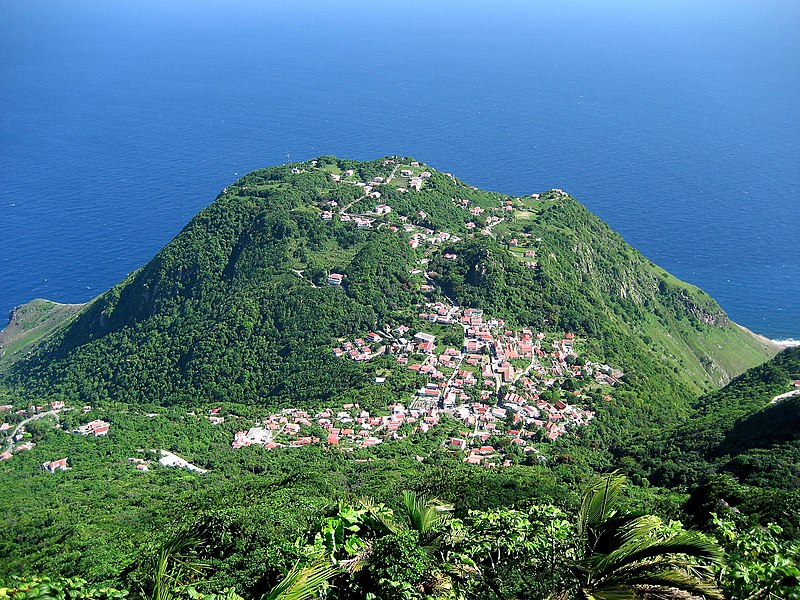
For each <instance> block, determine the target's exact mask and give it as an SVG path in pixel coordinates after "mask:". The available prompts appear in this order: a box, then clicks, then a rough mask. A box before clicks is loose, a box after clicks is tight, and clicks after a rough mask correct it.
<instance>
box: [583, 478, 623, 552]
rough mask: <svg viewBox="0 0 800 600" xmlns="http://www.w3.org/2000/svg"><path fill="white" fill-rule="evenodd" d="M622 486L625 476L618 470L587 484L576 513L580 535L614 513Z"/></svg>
mask: <svg viewBox="0 0 800 600" xmlns="http://www.w3.org/2000/svg"><path fill="white" fill-rule="evenodd" d="M624 486H625V476H624V475H620V474H619V472H618V471H614V472H613V473H609V474H608V475H605V476H604V477H602V478H600V479H597V480H596V481H594V482H593V483H592V484H591V485H590V486H589V488H588V489H587V490H586V492H585V493H584V495H583V501H582V502H581V509H580V512H579V513H578V534H579V535H580V536H587V535H588V533H589V530H590V529H592V528H595V527H597V526H598V525H600V524H601V523H603V522H604V521H606V520H608V519H609V518H610V517H611V516H612V515H613V514H614V512H615V507H616V504H617V501H618V500H619V497H620V495H621V494H622V489H623V487H624Z"/></svg>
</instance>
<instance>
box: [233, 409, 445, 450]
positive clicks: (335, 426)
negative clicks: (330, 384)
mask: <svg viewBox="0 0 800 600" xmlns="http://www.w3.org/2000/svg"><path fill="white" fill-rule="evenodd" d="M387 412H388V414H385V415H373V414H371V413H370V412H369V411H368V410H363V409H361V408H360V407H359V406H358V405H357V404H345V405H343V406H342V408H341V409H325V410H322V411H319V412H317V413H316V414H314V415H313V416H312V415H311V414H310V413H308V412H306V411H303V410H300V409H295V408H291V409H285V410H283V411H281V412H280V413H276V414H272V415H269V416H268V417H267V418H265V419H263V420H262V421H261V423H260V424H259V425H257V426H256V427H251V428H250V429H248V430H247V431H238V432H236V433H235V434H234V437H233V442H232V443H231V446H232V447H233V448H243V447H247V446H263V447H264V448H266V449H268V450H271V449H273V448H287V447H288V448H298V447H301V446H307V445H310V444H323V443H324V444H327V445H328V446H339V447H341V448H342V449H343V450H345V451H352V450H355V449H356V448H369V447H371V446H376V445H378V444H381V443H382V442H383V441H385V440H387V439H394V440H396V439H401V438H402V437H403V436H402V435H401V433H400V431H399V430H400V428H401V427H403V426H404V425H410V426H412V427H413V428H414V430H419V431H421V432H423V433H424V432H427V431H429V430H430V429H431V428H432V427H435V426H436V425H438V424H439V410H438V409H437V408H435V407H434V408H431V409H429V410H416V409H409V408H406V407H405V406H403V405H402V404H399V403H396V404H393V405H391V406H389V407H388V410H387Z"/></svg>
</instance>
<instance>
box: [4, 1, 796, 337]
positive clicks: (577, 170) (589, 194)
mask: <svg viewBox="0 0 800 600" xmlns="http://www.w3.org/2000/svg"><path fill="white" fill-rule="evenodd" d="M0 142H2V143H0V315H2V314H4V313H5V312H6V311H8V310H10V309H11V308H12V307H13V306H15V305H17V304H20V303H22V302H25V301H28V300H30V299H32V298H34V297H46V298H50V299H53V300H58V301H61V302H82V301H86V300H89V299H90V298H92V297H94V296H95V295H97V294H98V293H100V292H102V291H104V290H106V289H107V288H109V287H110V286H112V285H113V284H115V283H117V282H118V281H119V280H121V279H122V278H123V277H125V275H126V274H127V273H129V272H131V271H132V270H134V269H136V268H137V267H139V266H141V265H142V264H144V263H145V262H146V261H147V260H148V259H149V258H151V257H152V256H153V254H155V252H157V251H158V249H159V248H160V247H161V246H163V245H164V244H165V243H167V242H168V241H169V240H170V239H171V238H172V237H173V236H174V235H175V234H176V233H177V232H178V231H179V230H180V229H181V228H182V227H183V226H184V225H185V224H186V222H187V221H188V220H189V219H190V218H191V217H192V216H193V215H194V214H195V213H196V212H197V211H198V210H200V209H201V208H202V207H204V206H206V205H207V204H209V203H210V202H211V201H212V200H213V198H214V197H215V196H216V194H217V192H218V191H219V190H220V189H221V188H222V187H224V186H225V185H227V184H228V183H230V182H231V181H233V180H234V179H236V178H237V177H238V176H239V175H242V174H244V173H245V172H247V171H249V170H252V169H255V168H259V167H263V166H268V165H273V164H277V163H283V162H285V161H287V158H288V159H291V160H304V159H307V158H311V157H314V156H318V155H321V154H336V155H339V156H346V157H352V158H357V159H371V158H376V157H379V156H384V155H389V154H408V155H413V156H415V157H417V158H418V159H420V160H423V161H425V162H427V163H429V164H431V165H432V166H434V167H436V168H439V169H443V170H446V171H449V172H452V173H454V174H456V175H458V176H459V177H461V178H462V179H464V180H466V181H468V182H470V183H472V184H473V185H477V186H480V187H486V188H489V189H495V190H498V191H501V192H506V193H514V194H528V193H532V192H537V191H542V190H545V189H549V188H553V187H559V188H563V189H565V190H567V191H569V192H570V193H572V194H573V195H574V196H576V197H577V198H578V199H579V200H581V201H582V202H583V203H584V204H586V205H587V206H588V207H589V208H590V209H591V210H592V211H594V212H595V213H596V214H598V215H599V216H600V217H602V218H603V219H604V220H606V221H607V222H608V223H609V224H611V226H612V227H614V228H615V229H616V230H618V231H619V232H620V233H622V235H623V236H624V237H625V238H626V239H627V240H628V241H629V242H630V243H631V244H632V245H634V246H635V247H637V248H638V249H639V250H641V251H642V252H643V253H644V254H645V255H646V256H647V257H648V258H650V259H652V260H654V261H655V262H657V263H659V264H660V265H661V266H663V267H664V268H666V269H668V270H669V271H671V272H672V273H674V274H675V275H676V276H678V277H680V278H682V279H684V280H686V281H689V282H691V283H694V284H696V285H698V286H700V287H702V288H704V289H705V290H706V291H708V292H709V293H710V294H711V295H712V296H714V297H715V298H716V299H717V300H718V301H719V302H720V304H721V305H722V307H723V308H724V309H725V310H726V311H727V312H728V314H729V315H730V316H731V317H732V318H733V319H735V320H736V321H738V322H740V323H742V324H743V325H745V326H747V327H749V328H751V329H753V330H754V331H757V332H759V333H763V334H765V335H768V336H770V337H773V338H790V337H794V338H800V301H798V293H797V281H798V276H800V250H798V240H800V235H798V234H800V3H798V2H796V0H765V1H764V2H758V3H756V2H751V1H749V0H724V1H714V0H704V1H703V2H689V1H688V0H669V1H667V0H651V1H648V2H634V1H633V0H630V1H624V2H623V1H617V2H599V1H591V0H582V1H581V0H561V1H558V2H555V1H552V2H550V1H547V2H539V1H533V0H531V1H526V2H522V1H518V2H511V1H500V2H477V1H474V2H470V1H464V2H453V1H443V2H420V1H418V0H411V1H409V2H403V3H388V2H387V3H383V2H358V1H355V0H343V1H341V2H336V3H327V2H316V3H312V2H307V3H274V2H260V1H255V0H253V1H247V0H227V1H222V0H220V1H210V0H205V1H204V0H197V1H189V0H183V1H179V0H176V1H173V2H162V1H160V0H159V1H157V0H142V1H137V2H126V3H123V2H108V1H107V0H81V1H80V2H78V1H71V0H63V1H56V0H6V1H5V2H3V3H2V6H0ZM0 321H3V319H2V317H1V316H0Z"/></svg>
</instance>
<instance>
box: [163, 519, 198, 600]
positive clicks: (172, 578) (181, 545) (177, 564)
mask: <svg viewBox="0 0 800 600" xmlns="http://www.w3.org/2000/svg"><path fill="white" fill-rule="evenodd" d="M201 545H202V537H201V536H200V533H199V530H198V529H197V528H196V527H192V528H184V529H180V530H179V531H177V532H175V533H174V534H173V535H171V536H170V537H169V538H167V539H166V540H165V541H164V542H163V543H162V544H161V546H160V547H159V549H158V552H157V553H156V556H155V557H154V559H153V564H152V566H151V572H150V580H151V586H150V587H151V591H150V594H149V597H150V598H151V600H170V599H171V598H172V590H173V589H174V588H175V587H177V586H178V585H180V584H181V583H184V582H185V579H186V578H187V577H189V576H191V575H197V574H199V573H201V572H202V571H203V570H205V569H207V568H208V566H209V565H208V564H206V563H204V562H202V561H200V560H199V559H198V558H197V555H196V550H197V548H198V547H199V546H201Z"/></svg>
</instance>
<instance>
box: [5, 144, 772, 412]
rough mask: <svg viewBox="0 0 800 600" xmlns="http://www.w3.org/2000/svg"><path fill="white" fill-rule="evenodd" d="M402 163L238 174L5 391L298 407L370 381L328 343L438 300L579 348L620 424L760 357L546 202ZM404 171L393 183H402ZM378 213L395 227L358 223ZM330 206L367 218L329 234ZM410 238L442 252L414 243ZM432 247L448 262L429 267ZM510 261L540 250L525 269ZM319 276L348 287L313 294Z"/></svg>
mask: <svg viewBox="0 0 800 600" xmlns="http://www.w3.org/2000/svg"><path fill="white" fill-rule="evenodd" d="M390 160H391V161H392V162H388V161H390ZM401 163H402V164H401ZM411 163H415V161H413V160H412V159H408V158H407V159H403V160H398V161H396V162H395V161H394V160H393V159H384V160H378V161H374V162H370V163H358V162H354V161H344V160H338V159H333V158H330V157H323V158H321V159H319V160H317V161H312V162H310V163H303V164H298V165H295V166H282V167H273V168H270V169H264V170H262V171H257V172H254V173H252V174H249V175H247V176H245V177H243V178H242V179H240V180H239V181H237V182H236V183H235V184H234V185H232V186H230V187H229V188H227V189H226V190H225V191H224V192H223V193H222V194H220V196H219V197H218V198H217V200H216V201H215V202H214V203H213V204H212V205H211V206H209V207H208V208H207V209H205V210H203V211H202V212H201V213H200V214H199V215H198V216H197V217H196V218H195V219H193V220H192V222H191V223H189V225H187V227H186V228H185V229H184V230H183V231H182V232H181V233H180V234H179V235H178V236H177V237H176V238H175V240H173V241H172V242H171V243H170V244H168V245H167V246H166V247H165V248H164V249H163V250H162V251H161V252H159V254H158V255H157V256H156V257H155V258H154V259H153V260H152V261H151V262H150V263H148V264H147V265H146V266H144V267H143V268H142V269H140V270H139V271H137V272H136V273H134V274H132V275H131V276H130V277H129V279H128V280H126V281H125V282H123V283H121V284H120V285H118V286H116V287H115V288H113V289H112V290H110V291H109V292H107V293H106V294H103V295H102V296H100V297H99V298H97V299H96V300H95V301H94V302H93V303H91V305H90V306H88V307H87V308H86V309H85V311H84V312H83V313H82V314H81V315H80V316H79V317H78V318H77V319H76V320H75V321H74V322H72V323H70V325H69V326H68V327H66V328H64V329H63V330H61V331H60V332H58V333H57V334H56V335H54V336H52V337H51V338H50V339H49V340H48V341H47V342H46V343H45V344H44V345H42V346H40V348H39V349H38V350H37V351H36V352H35V353H34V355H33V356H32V357H30V358H26V359H25V360H22V361H20V362H18V363H17V364H16V365H15V366H14V368H13V370H12V373H11V376H10V378H9V381H10V383H11V384H12V385H13V386H14V387H15V389H16V390H17V391H18V393H19V394H21V395H22V396H24V397H29V398H30V397H33V396H40V397H45V396H46V397H51V398H61V399H67V398H76V399H78V398H79V399H81V400H82V401H85V402H89V403H91V402H97V401H101V400H104V399H109V398H114V399H120V400H124V401H130V402H134V403H139V402H142V401H147V402H156V403H162V404H175V403H187V402H190V401H195V400H197V399H207V400H209V401H236V402H243V403H255V404H260V405H265V404H269V405H276V406H278V405H281V404H284V405H285V404H287V403H288V402H289V401H290V400H291V402H293V403H295V404H298V403H299V404H306V405H308V406H313V405H315V404H319V402H321V401H325V400H328V399H331V398H335V397H336V396H337V394H342V393H344V392H346V391H348V390H352V389H354V388H359V387H363V386H366V385H367V384H368V382H369V379H368V376H367V375H365V372H364V370H363V369H362V368H359V365H354V364H352V363H347V362H343V361H339V360H337V359H336V358H334V357H333V356H332V355H331V353H330V347H331V344H333V343H334V342H335V340H337V339H339V338H341V337H347V336H354V335H359V334H364V333H367V332H368V331H369V330H371V329H373V328H375V327H377V326H380V325H382V324H384V323H389V324H391V325H393V326H394V325H397V324H400V323H406V324H412V323H413V322H414V320H415V319H416V312H417V311H416V305H418V304H420V303H423V302H425V301H426V300H430V299H436V298H437V297H439V298H441V297H443V294H445V295H446V294H449V295H451V296H452V297H453V300H454V301H455V302H457V303H460V304H463V305H465V306H469V305H471V306H475V307H477V308H481V309H485V310H486V311H492V313H493V314H494V315H495V316H497V317H500V318H503V319H506V320H508V321H509V322H510V323H513V324H515V325H517V326H529V327H533V328H535V329H536V330H538V331H572V332H575V334H576V335H579V336H581V337H582V338H584V339H585V340H587V344H588V346H589V347H590V348H591V353H592V354H593V355H594V356H595V357H596V358H598V359H601V360H603V361H608V362H613V363H614V364H615V365H616V366H618V367H619V368H621V369H622V370H623V371H625V372H626V374H627V375H626V378H625V379H624V386H622V388H621V389H620V392H619V393H618V394H617V395H618V396H619V398H620V402H622V403H623V404H624V406H623V409H622V410H620V411H617V415H616V417H617V418H622V419H625V418H627V417H630V418H632V419H639V418H640V417H644V418H646V419H647V420H653V419H659V420H660V419H666V420H670V419H672V417H673V416H674V415H676V414H681V413H685V409H686V407H687V405H688V404H687V403H688V401H689V400H690V398H691V397H692V396H693V395H694V393H696V391H698V390H704V389H709V388H710V387H712V386H717V385H721V384H724V383H725V382H726V381H727V380H728V379H730V377H732V376H734V375H736V374H738V373H740V372H742V371H743V370H744V369H745V368H747V367H749V366H753V365H755V364H758V363H760V362H762V361H763V360H764V359H766V358H768V357H769V356H770V355H771V354H772V353H774V351H775V350H774V349H773V348H771V347H769V346H765V345H764V344H762V343H761V342H759V341H758V340H757V339H756V338H755V337H753V336H751V335H749V334H747V333H745V332H743V331H741V330H740V329H739V328H738V327H736V326H735V325H734V324H732V323H731V322H730V321H729V320H728V319H727V317H726V316H725V314H724V313H723V312H722V311H721V310H720V308H719V307H718V306H717V305H716V303H714V301H713V300H712V299H711V298H709V297H708V296H707V295H706V294H704V293H703V292H701V291H700V290H698V289H696V288H693V287H691V286H687V285H685V284H683V283H681V282H679V281H677V280H675V279H674V278H672V277H671V276H669V275H668V274H667V273H665V272H664V271H663V270H661V269H659V268H657V267H656V266H655V265H653V264H652V263H650V262H649V261H647V260H646V259H644V258H643V257H642V256H641V255H640V254H639V253H638V252H636V251H635V250H633V249H632V248H630V246H628V245H627V244H625V242H624V240H622V238H621V237H620V236H619V235H617V234H615V233H614V232H612V231H611V230H610V229H609V228H608V227H607V226H606V225H605V224H603V223H602V222H601V221H600V220H599V219H597V218H596V217H594V216H593V215H591V214H590V213H589V212H588V211H586V210H585V209H584V208H583V207H581V206H580V205H579V204H578V203H577V202H576V201H575V200H574V199H572V198H570V197H569V196H567V195H565V194H563V193H562V192H558V191H551V192H548V193H546V194H543V195H541V196H537V197H535V198H512V197H509V196H504V195H502V194H497V193H490V192H483V191H480V190H475V189H473V188H471V187H470V186H468V185H466V184H464V183H462V182H460V181H458V180H457V179H455V178H453V177H451V176H448V175H446V174H443V173H439V172H436V171H435V170H433V169H430V168H427V167H424V166H421V167H412V166H410V165H411ZM417 164H418V163H417ZM406 165H407V169H408V173H409V175H408V176H406V177H401V176H399V174H400V172H402V171H405V170H406V168H405V166H406ZM423 169H425V171H423ZM345 171H347V172H348V173H351V174H350V175H344V176H343V175H342V173H343V172H345ZM421 172H425V173H427V174H428V175H429V176H428V177H426V178H424V179H422V178H420V177H417V176H418V175H419V174H421ZM392 173H394V174H395V177H394V179H393V181H391V182H389V183H387V182H385V180H386V179H388V178H389V177H390V176H391V174H392ZM415 177H417V179H419V180H420V181H421V183H420V184H419V186H418V187H419V189H415V188H413V187H412V186H411V185H410V183H409V182H410V181H411V180H412V179H414V178H415ZM335 178H338V181H336V180H335ZM375 178H378V179H381V180H384V183H382V184H381V183H378V182H374V181H373V180H374V179H375ZM359 182H360V183H361V184H362V185H357V184H358V183H359ZM365 182H368V183H372V186H366V187H374V189H375V190H380V191H379V192H378V193H379V194H380V195H381V197H380V199H375V198H373V197H372V195H374V193H375V192H374V191H373V192H365V189H366V187H365V185H363V184H365ZM423 182H424V183H423ZM403 186H406V187H403ZM403 189H407V190H408V191H406V192H401V191H399V190H403ZM331 202H333V203H334V204H335V205H336V206H335V207H334V205H332V204H330V203H331ZM381 203H385V205H386V206H388V207H390V209H391V212H390V213H387V214H381V215H376V214H373V211H374V209H375V206H376V205H378V204H381ZM344 207H348V209H349V213H350V214H353V215H359V214H360V215H364V216H365V218H366V215H372V216H371V219H372V220H373V221H374V223H370V224H369V226H368V227H364V228H360V227H359V226H357V225H356V224H355V223H354V221H353V220H347V221H345V220H344V219H343V217H345V216H349V214H348V213H344V212H342V209H343V208H344ZM328 209H330V211H331V213H333V216H332V217H331V218H330V220H323V219H322V218H321V214H322V213H323V212H326V211H327V210H328ZM468 225H469V226H468ZM398 226H403V228H400V229H398ZM409 226H411V227H414V228H422V229H423V230H425V229H427V230H429V231H433V232H447V233H448V234H450V235H451V236H452V237H450V238H449V239H448V240H447V241H444V242H443V243H442V244H441V245H440V246H428V247H417V248H412V247H411V246H410V245H409V237H410V236H413V235H414V233H413V231H412V232H411V233H409V232H408V231H407V229H408V227H409ZM455 239H459V240H460V241H458V242H455V243H453V240H455ZM512 240H513V241H515V242H517V243H516V244H512V243H511V242H512ZM440 250H441V251H440ZM448 252H452V253H453V254H455V255H457V256H458V258H457V260H455V261H446V260H445V259H443V258H442V257H443V256H444V255H445V254H447V253H448ZM523 252H529V253H530V252H533V253H535V254H536V259H535V263H536V267H534V268H530V267H526V266H525V261H523V260H522V253H523ZM420 261H424V262H425V263H427V262H430V265H429V267H428V268H430V270H431V271H434V272H437V275H435V276H433V277H432V278H431V279H432V282H431V283H436V284H437V285H436V287H435V289H433V290H430V291H423V286H424V285H425V284H426V283H428V282H426V281H425V280H424V279H423V278H422V277H420V276H418V275H417V276H415V275H414V274H412V273H411V272H412V271H413V270H415V268H417V266H418V263H419V262H420ZM529 262H530V261H529ZM331 272H338V273H342V274H343V275H344V276H345V279H344V282H345V283H344V285H342V286H341V287H333V286H328V285H326V284H325V281H326V278H327V275H328V274H329V273H331ZM615 427H616V425H615Z"/></svg>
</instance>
